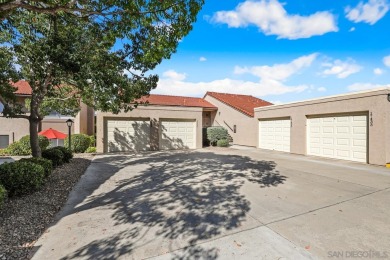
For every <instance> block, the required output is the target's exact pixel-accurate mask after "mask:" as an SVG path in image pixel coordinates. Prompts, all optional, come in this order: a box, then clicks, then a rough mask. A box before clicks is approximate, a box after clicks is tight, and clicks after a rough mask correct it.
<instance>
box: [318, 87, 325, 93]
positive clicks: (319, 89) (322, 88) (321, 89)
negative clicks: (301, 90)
mask: <svg viewBox="0 0 390 260" xmlns="http://www.w3.org/2000/svg"><path fill="white" fill-rule="evenodd" d="M317 91H319V92H325V91H326V88H324V87H319V88H317Z"/></svg>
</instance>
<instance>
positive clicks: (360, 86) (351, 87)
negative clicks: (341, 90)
mask: <svg viewBox="0 0 390 260" xmlns="http://www.w3.org/2000/svg"><path fill="white" fill-rule="evenodd" d="M385 87H390V84H387V85H380V84H372V83H355V84H352V85H349V86H348V90H350V91H360V90H368V89H375V88H385Z"/></svg>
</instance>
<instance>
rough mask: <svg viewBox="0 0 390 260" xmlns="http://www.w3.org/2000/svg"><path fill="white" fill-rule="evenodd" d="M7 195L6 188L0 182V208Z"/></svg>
mask: <svg viewBox="0 0 390 260" xmlns="http://www.w3.org/2000/svg"><path fill="white" fill-rule="evenodd" d="M7 196H8V195H7V190H6V189H5V188H4V186H3V185H1V184H0V209H1V208H2V207H3V205H4V203H5V200H6V199H7Z"/></svg>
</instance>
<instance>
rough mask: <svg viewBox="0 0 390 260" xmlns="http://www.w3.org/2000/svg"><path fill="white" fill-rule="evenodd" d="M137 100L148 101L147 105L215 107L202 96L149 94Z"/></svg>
mask: <svg viewBox="0 0 390 260" xmlns="http://www.w3.org/2000/svg"><path fill="white" fill-rule="evenodd" d="M137 101H138V102H148V103H149V105H161V106H181V107H203V108H215V109H216V108H217V107H216V106H214V105H213V104H211V103H209V102H208V101H206V100H204V99H203V98H194V97H181V96H168V95H155V94H150V95H149V96H144V97H142V98H140V99H139V100H137Z"/></svg>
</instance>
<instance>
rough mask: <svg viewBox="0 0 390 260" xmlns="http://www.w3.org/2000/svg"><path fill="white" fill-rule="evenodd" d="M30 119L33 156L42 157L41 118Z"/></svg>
mask: <svg viewBox="0 0 390 260" xmlns="http://www.w3.org/2000/svg"><path fill="white" fill-rule="evenodd" d="M29 121H30V145H31V152H32V156H33V157H42V151H41V147H39V139H38V126H39V120H34V119H31V118H30V119H29Z"/></svg>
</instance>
